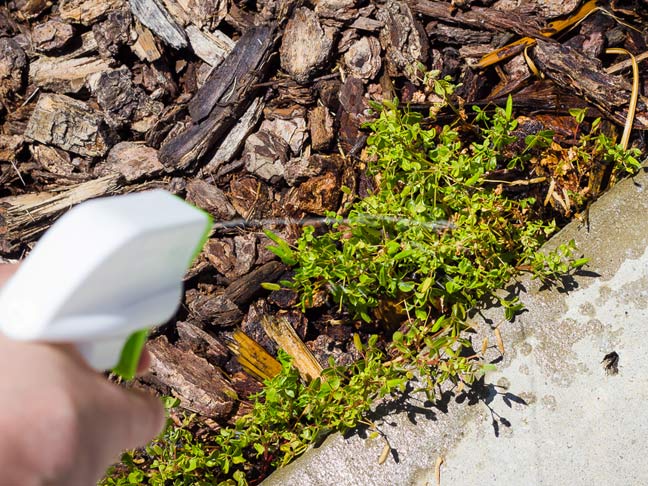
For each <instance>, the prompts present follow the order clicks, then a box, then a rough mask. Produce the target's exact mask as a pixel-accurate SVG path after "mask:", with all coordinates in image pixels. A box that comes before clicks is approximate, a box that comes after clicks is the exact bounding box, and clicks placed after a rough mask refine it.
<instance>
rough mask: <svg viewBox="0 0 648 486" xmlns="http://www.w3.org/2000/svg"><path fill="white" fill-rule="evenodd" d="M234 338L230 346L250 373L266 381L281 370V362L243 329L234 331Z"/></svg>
mask: <svg viewBox="0 0 648 486" xmlns="http://www.w3.org/2000/svg"><path fill="white" fill-rule="evenodd" d="M232 338H233V341H232V342H230V343H228V347H229V349H230V351H232V352H233V353H234V354H235V355H236V357H237V360H238V362H239V363H240V364H241V366H242V367H243V368H244V369H245V370H246V371H247V372H248V373H250V374H252V375H254V376H256V377H257V378H258V379H259V380H261V381H264V380H269V379H271V378H274V377H275V376H277V375H278V374H279V373H280V372H281V364H280V363H279V362H278V361H277V360H276V359H274V358H273V357H272V355H270V354H269V353H268V352H267V351H266V350H265V349H263V347H262V346H260V345H259V344H258V343H257V342H256V341H255V340H254V339H252V338H250V337H249V336H248V335H247V334H245V333H244V332H243V331H241V330H236V331H234V332H233V333H232Z"/></svg>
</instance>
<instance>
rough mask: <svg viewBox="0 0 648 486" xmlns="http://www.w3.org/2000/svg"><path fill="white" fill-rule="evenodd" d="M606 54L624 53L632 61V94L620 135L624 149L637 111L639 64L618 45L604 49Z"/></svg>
mask: <svg viewBox="0 0 648 486" xmlns="http://www.w3.org/2000/svg"><path fill="white" fill-rule="evenodd" d="M605 52H606V53H607V54H626V55H628V56H630V62H631V63H632V94H631V95H630V104H629V105H628V114H627V116H626V122H625V126H624V127H623V135H622V136H621V146H622V147H623V149H624V150H626V149H627V148H628V142H629V141H630V133H632V124H633V123H634V119H635V113H636V112H637V100H638V99H639V64H638V63H637V59H636V58H635V56H634V55H632V54H631V53H630V52H629V51H627V50H626V49H622V48H620V47H612V48H610V49H606V50H605Z"/></svg>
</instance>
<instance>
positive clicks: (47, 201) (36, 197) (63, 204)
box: [0, 175, 121, 247]
mask: <svg viewBox="0 0 648 486" xmlns="http://www.w3.org/2000/svg"><path fill="white" fill-rule="evenodd" d="M120 181H121V176H118V175H110V176H106V177H101V178H99V179H94V180H91V181H88V182H83V183H81V184H78V185H76V186H72V187H69V188H68V189H66V190H63V191H60V192H56V193H49V192H38V193H30V194H23V195H20V196H12V197H5V198H2V199H0V240H2V241H3V243H4V244H5V245H7V246H9V247H15V246H16V245H18V244H19V243H20V242H23V243H24V242H29V241H33V240H34V238H35V237H36V236H38V235H39V234H41V233H42V232H43V231H45V230H46V229H47V228H49V226H50V225H51V224H52V223H53V222H54V221H55V220H56V218H57V217H58V216H59V215H60V214H61V213H62V212H63V211H67V210H68V209H70V208H71V207H72V206H75V205H77V204H79V203H80V202H83V201H86V200H88V199H93V198H96V197H99V196H110V195H113V194H116V193H117V192H118V191H119V189H120V188H121V182H120Z"/></svg>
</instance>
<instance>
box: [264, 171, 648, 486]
mask: <svg viewBox="0 0 648 486" xmlns="http://www.w3.org/2000/svg"><path fill="white" fill-rule="evenodd" d="M647 215H648V176H647V175H646V173H642V174H640V175H638V176H636V177H635V178H634V179H633V180H626V181H624V182H622V183H620V184H619V185H617V186H616V187H615V188H614V189H613V190H612V191H610V193H608V194H606V195H605V196H603V197H602V198H601V199H600V200H599V201H598V202H597V203H595V204H594V205H593V206H592V208H591V211H590V224H589V228H587V227H586V226H584V225H581V224H579V223H572V224H571V225H569V226H568V227H567V228H565V229H564V230H563V231H561V232H560V233H559V234H558V235H557V236H556V237H555V238H554V239H553V240H552V241H551V242H550V245H553V244H557V243H558V242H563V241H568V240H570V239H572V238H573V239H574V240H576V243H577V244H578V247H579V249H580V250H581V251H582V252H583V253H584V254H585V255H586V256H587V257H589V258H590V260H591V261H590V265H589V267H587V270H589V271H590V273H589V274H588V275H580V276H576V277H575V278H574V280H573V281H571V282H564V286H563V287H562V288H561V289H560V290H551V291H547V290H540V289H539V288H538V283H537V282H533V281H529V280H523V281H522V283H523V285H524V287H525V288H526V292H525V293H524V294H523V295H522V300H523V301H524V302H525V304H526V305H527V308H528V312H525V313H524V314H522V315H521V316H520V317H518V318H517V319H516V322H515V323H504V324H503V325H502V326H501V328H500V330H501V332H502V336H503V340H504V343H505V347H506V353H505V355H504V358H503V360H502V361H501V362H500V363H499V364H498V367H499V369H498V371H496V372H493V373H489V374H488V375H487V376H486V378H485V386H484V388H483V389H482V390H481V391H480V392H479V393H474V394H471V395H466V394H465V393H464V394H461V395H458V396H452V395H450V394H447V395H445V396H444V400H443V401H442V403H441V404H440V405H439V406H437V407H425V406H424V405H425V404H424V403H423V402H422V401H421V400H420V399H417V398H409V399H408V400H407V401H405V402H401V403H398V404H395V405H393V410H392V411H391V413H389V414H388V415H386V416H383V417H382V419H381V420H379V421H378V423H379V425H380V429H381V430H382V431H383V432H384V433H385V434H386V436H387V438H388V440H389V443H390V444H391V446H392V449H393V450H392V454H391V456H390V457H389V458H388V460H387V461H386V462H385V463H384V464H382V465H380V464H378V458H379V456H380V454H381V451H382V449H383V446H384V442H383V441H382V439H375V440H366V439H364V438H363V437H362V436H363V435H364V434H362V432H360V433H356V434H354V435H351V436H350V437H348V438H343V437H342V436H340V435H339V434H338V435H333V436H331V437H329V438H328V439H327V440H326V441H325V442H324V444H323V445H322V446H321V447H319V448H313V449H311V450H310V451H308V452H307V453H306V454H305V455H304V456H303V457H301V458H300V459H298V460H297V461H296V462H294V463H293V464H291V465H289V466H288V467H286V468H285V469H283V470H280V471H277V472H276V473H275V474H273V475H272V476H271V477H270V478H268V479H267V480H266V481H265V482H264V483H263V485H264V486H279V485H291V486H293V485H295V486H307V485H312V486H324V485H327V486H328V485H338V486H395V485H407V486H409V485H411V486H424V485H429V486H434V485H436V484H437V481H436V478H435V463H436V462H437V459H438V458H439V457H443V458H444V461H445V462H444V463H443V465H442V466H441V482H440V484H442V485H450V484H453V485H462V486H463V485H482V484H502V485H545V484H546V485H552V486H555V485H563V484H564V485H567V484H569V485H588V486H589V485H593V484H597V485H598V484H600V485H606V486H613V485H631V484H632V485H634V484H648V460H647V459H646V458H648V413H647V410H648V249H647V247H648V224H647V223H646V221H645V220H646V216H647ZM594 272H595V273H596V274H598V276H596V275H595V274H594ZM502 321H503V317H502V312H501V310H498V309H491V310H489V311H487V312H485V313H484V316H483V317H481V318H480V319H479V320H478V321H477V323H476V325H477V327H478V329H479V335H478V337H477V338H476V339H475V342H476V343H480V342H481V337H482V336H488V335H490V336H491V337H490V338H489V340H490V342H491V343H493V342H495V341H494V338H493V337H492V330H491V328H492V326H493V325H497V324H499V323H501V322H502ZM612 351H616V352H617V353H618V355H619V367H618V373H617V374H613V375H608V374H607V373H606V371H605V370H604V369H603V366H602V364H601V361H602V360H603V357H604V356H605V355H606V354H607V353H610V352H612ZM489 352H493V353H494V354H493V356H496V354H497V352H496V349H491V350H490V351H489Z"/></svg>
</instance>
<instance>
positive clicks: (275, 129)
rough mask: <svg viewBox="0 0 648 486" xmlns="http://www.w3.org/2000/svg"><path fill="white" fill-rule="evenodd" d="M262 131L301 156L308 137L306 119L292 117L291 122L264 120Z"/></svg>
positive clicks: (278, 119) (279, 119)
mask: <svg viewBox="0 0 648 486" xmlns="http://www.w3.org/2000/svg"><path fill="white" fill-rule="evenodd" d="M260 129H261V130H265V131H266V132H270V133H272V134H274V135H276V136H278V137H280V138H281V139H283V141H284V142H286V144H288V146H289V147H290V151H291V152H292V153H293V154H294V155H299V154H300V153H301V151H302V147H303V146H304V142H306V139H307V137H308V131H307V130H306V119H305V118H303V117H299V116H297V117H292V118H290V119H289V120H283V119H281V118H275V119H274V120H264V121H263V123H261V127H260Z"/></svg>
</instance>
